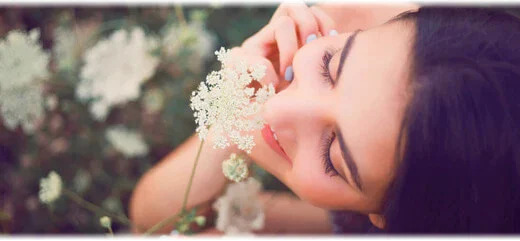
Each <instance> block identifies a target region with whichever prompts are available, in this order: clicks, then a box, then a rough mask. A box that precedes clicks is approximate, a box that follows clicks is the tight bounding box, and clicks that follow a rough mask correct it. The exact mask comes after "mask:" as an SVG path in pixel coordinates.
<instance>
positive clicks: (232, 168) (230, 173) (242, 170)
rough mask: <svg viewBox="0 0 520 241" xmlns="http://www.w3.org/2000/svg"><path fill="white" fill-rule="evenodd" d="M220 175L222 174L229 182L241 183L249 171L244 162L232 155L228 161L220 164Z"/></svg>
mask: <svg viewBox="0 0 520 241" xmlns="http://www.w3.org/2000/svg"><path fill="white" fill-rule="evenodd" d="M222 173H224V176H226V177H227V178H228V179H229V180H232V181H235V182H241V181H242V180H244V179H246V177H247V175H248V174H249V171H248V169H247V163H246V161H244V159H243V158H240V157H239V156H238V155H237V154H235V153H232V154H231V156H230V157H229V159H227V160H225V161H223V162H222Z"/></svg>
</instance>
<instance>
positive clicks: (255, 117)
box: [190, 48, 274, 153]
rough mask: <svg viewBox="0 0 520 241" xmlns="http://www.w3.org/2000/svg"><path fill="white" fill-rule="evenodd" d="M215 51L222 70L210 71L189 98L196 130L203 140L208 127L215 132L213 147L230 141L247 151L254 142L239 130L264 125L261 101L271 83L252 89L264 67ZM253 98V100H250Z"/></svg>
mask: <svg viewBox="0 0 520 241" xmlns="http://www.w3.org/2000/svg"><path fill="white" fill-rule="evenodd" d="M215 54H216V55H217V59H218V60H219V61H220V62H221V64H222V69H221V70H219V71H213V72H211V73H210V74H209V75H208V76H207V77H206V82H201V83H200V85H199V86H198V89H197V90H196V91H194V92H193V93H192V97H191V105H190V107H191V109H192V110H193V111H194V116H195V123H196V124H197V125H198V127H197V129H196V131H197V132H198V134H199V137H200V138H201V139H205V138H206V136H207V134H208V129H209V127H211V128H212V129H214V131H215V133H216V136H215V142H214V147H220V148H225V147H227V146H229V145H230V141H231V142H233V143H235V144H237V145H238V148H239V149H241V150H244V151H246V152H247V153H250V152H251V149H252V148H253V147H254V145H255V143H254V141H253V136H252V135H247V134H243V133H242V132H247V131H252V130H257V129H261V128H262V127H263V125H264V121H263V119H262V118H261V116H260V114H259V112H260V110H261V107H262V104H264V103H265V101H267V99H268V98H269V97H270V96H272V95H274V86H273V85H272V84H269V85H266V86H263V87H262V88H260V89H258V90H256V92H255V89H254V88H252V87H248V86H249V85H250V84H251V83H252V82H253V81H254V80H256V81H259V80H261V79H262V78H263V76H264V75H265V70H266V67H265V66H263V65H255V66H249V65H247V64H246V63H244V62H242V61H238V60H235V59H234V58H232V57H231V55H230V53H229V50H226V49H224V48H221V49H220V51H216V52H215ZM253 97H254V98H255V101H251V99H252V98H253Z"/></svg>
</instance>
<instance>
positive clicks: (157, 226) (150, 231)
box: [144, 140, 204, 235]
mask: <svg viewBox="0 0 520 241" xmlns="http://www.w3.org/2000/svg"><path fill="white" fill-rule="evenodd" d="M203 145H204V140H202V141H201V142H200V145H199V150H198V151H197V156H195V162H194V163H193V168H192V169H191V175H190V179H189V180H188V186H187V187H186V193H185V194H184V201H183V202H182V207H181V211H180V212H178V213H176V214H174V215H172V216H170V217H167V218H165V219H163V220H162V221H161V222H159V223H157V224H155V225H154V226H152V227H151V228H150V229H148V230H146V232H145V233H144V235H150V234H153V233H155V232H157V230H159V229H161V228H162V227H164V226H166V225H168V224H170V223H172V222H173V221H175V220H176V219H177V218H178V217H181V216H182V215H184V214H185V213H186V205H187V204H188V196H189V195H190V190H191V185H192V184H193V177H195V170H196V169H197V163H199V158H200V153H201V151H202V146H203Z"/></svg>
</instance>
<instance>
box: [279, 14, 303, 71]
mask: <svg viewBox="0 0 520 241" xmlns="http://www.w3.org/2000/svg"><path fill="white" fill-rule="evenodd" d="M277 21H278V22H277V24H276V29H275V31H274V37H275V39H276V44H277V46H278V52H279V62H280V63H279V66H280V67H279V71H280V72H279V74H280V76H283V75H285V71H286V69H287V67H288V66H291V65H292V60H293V57H294V54H295V53H296V51H298V39H297V36H296V26H295V23H294V21H293V20H292V19H291V18H290V17H287V16H282V17H280V18H278V20H277Z"/></svg>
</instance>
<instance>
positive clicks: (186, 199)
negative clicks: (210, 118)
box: [181, 140, 204, 211]
mask: <svg viewBox="0 0 520 241" xmlns="http://www.w3.org/2000/svg"><path fill="white" fill-rule="evenodd" d="M203 145H204V140H202V141H201V142H200V145H199V150H198V151H197V156H196V157H195V163H193V168H192V169H191V176H190V180H189V181H188V186H187V187H186V193H185V194H184V201H183V202H182V208H181V211H186V205H187V204H188V196H189V195H190V190H191V184H192V183H193V177H194V176H195V169H196V168H197V163H199V157H200V153H201V151H202V146H203Z"/></svg>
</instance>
